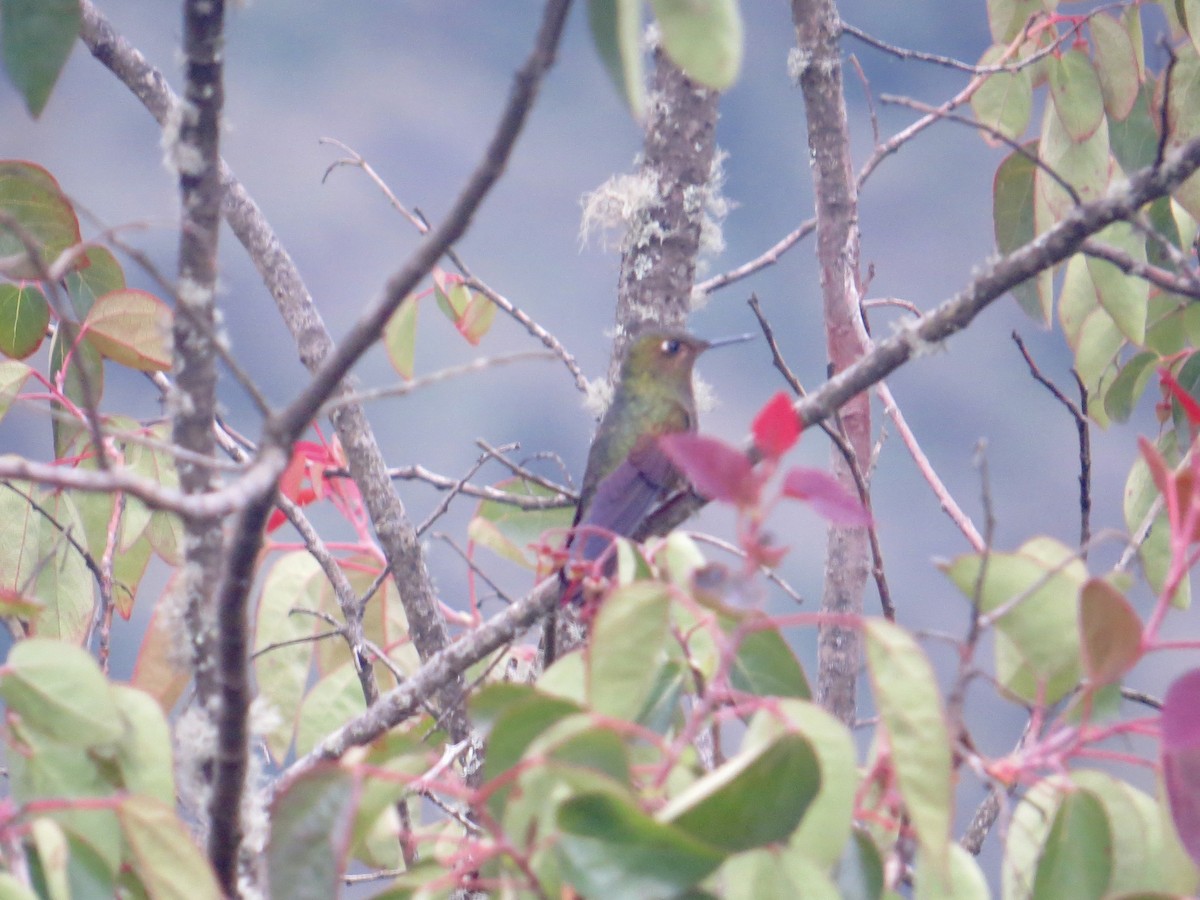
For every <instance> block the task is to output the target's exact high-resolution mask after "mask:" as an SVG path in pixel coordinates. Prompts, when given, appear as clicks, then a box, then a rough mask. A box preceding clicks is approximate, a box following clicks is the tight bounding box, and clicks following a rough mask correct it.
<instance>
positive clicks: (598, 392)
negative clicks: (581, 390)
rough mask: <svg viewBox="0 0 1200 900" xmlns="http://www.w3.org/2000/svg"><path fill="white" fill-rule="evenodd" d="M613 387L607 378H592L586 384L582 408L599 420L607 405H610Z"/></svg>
mask: <svg viewBox="0 0 1200 900" xmlns="http://www.w3.org/2000/svg"><path fill="white" fill-rule="evenodd" d="M612 398H613V386H612V385H611V384H610V383H609V381H608V379H607V378H593V379H590V380H589V381H588V383H587V393H586V394H584V397H583V408H584V409H586V410H587V411H588V412H590V413H591V414H592V415H594V416H595V417H596V418H600V417H601V416H602V415H604V411H605V410H606V409H608V405H609V404H610V403H612Z"/></svg>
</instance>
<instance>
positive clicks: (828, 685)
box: [792, 0, 871, 723]
mask: <svg viewBox="0 0 1200 900" xmlns="http://www.w3.org/2000/svg"><path fill="white" fill-rule="evenodd" d="M792 21H793V23H794V24H795V27H796V43H797V50H796V60H797V68H798V72H797V74H798V76H799V81H800V89H801V91H802V93H803V95H804V109H805V115H806V119H807V121H808V148H809V153H810V156H811V159H812V169H813V186H814V192H815V195H816V206H817V261H818V264H819V265H820V269H821V295H822V299H823V307H824V317H825V343H826V348H827V350H828V352H829V361H830V368H831V371H832V372H835V373H837V372H841V371H843V370H845V369H846V368H847V367H848V366H850V365H852V364H854V363H855V362H856V361H858V360H860V359H861V358H862V357H863V356H865V355H866V354H867V351H868V347H867V344H866V342H865V340H864V338H865V330H864V329H863V328H862V326H861V320H862V314H861V311H860V309H859V305H858V304H859V300H860V299H861V298H860V284H859V274H858V253H859V249H858V244H859V238H858V193H857V189H856V186H855V180H854V175H853V167H852V161H851V159H850V131H849V124H848V122H847V118H846V101H845V96H844V94H843V89H842V67H841V51H840V49H839V48H838V37H839V36H840V34H841V21H840V19H839V18H838V13H837V8H836V6H835V5H834V3H833V0H793V2H792ZM837 412H838V416H839V417H840V419H841V424H842V429H843V435H844V438H845V441H846V444H847V445H848V446H849V448H850V449H851V450H852V451H853V454H852V455H851V454H843V453H839V452H834V453H833V454H832V459H831V470H832V473H833V475H834V477H835V478H836V479H837V480H838V481H839V482H840V483H841V485H842V486H843V487H844V488H845V489H846V490H848V491H856V488H855V480H854V472H853V464H852V463H851V462H850V461H849V460H851V459H854V458H857V459H868V458H869V457H870V453H871V404H870V400H869V398H868V397H867V396H866V395H865V394H863V395H860V396H857V397H853V398H849V399H848V401H847V403H846V404H845V405H844V406H842V407H840V408H839V410H838V411H837ZM828 536H829V537H828V544H827V545H826V552H825V588H824V592H823V595H822V598H821V610H822V611H823V612H827V613H832V614H833V616H832V617H831V619H832V621H833V622H834V624H826V625H822V626H821V628H820V631H819V636H818V658H819V663H818V665H819V670H818V675H817V696H818V699H819V701H820V702H821V704H822V705H823V706H824V707H825V708H826V709H828V710H829V711H830V712H831V713H833V714H834V715H835V716H837V717H838V718H839V719H841V720H842V721H843V722H846V723H851V722H853V721H854V718H855V693H856V684H857V675H858V666H859V635H858V631H857V630H856V629H854V628H850V627H847V626H845V625H844V624H840V623H841V622H845V621H846V620H847V618H848V617H851V616H856V615H860V614H861V613H862V609H863V592H864V590H865V588H866V583H867V576H868V573H869V571H870V562H869V558H870V548H869V545H868V535H867V530H866V529H865V528H863V527H844V526H839V525H830V526H829V529H828Z"/></svg>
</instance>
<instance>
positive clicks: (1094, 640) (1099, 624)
mask: <svg viewBox="0 0 1200 900" xmlns="http://www.w3.org/2000/svg"><path fill="white" fill-rule="evenodd" d="M1079 631H1080V639H1081V646H1082V651H1083V665H1084V669H1085V671H1086V672H1087V675H1088V680H1089V681H1090V682H1091V684H1092V685H1093V686H1096V687H1099V686H1101V685H1105V684H1109V683H1111V682H1114V681H1117V680H1119V679H1120V678H1121V676H1122V675H1124V674H1125V673H1126V672H1127V671H1128V670H1129V669H1130V668H1132V667H1133V665H1134V663H1136V662H1137V661H1138V659H1140V658H1141V655H1142V621H1141V619H1139V618H1138V614H1137V613H1136V612H1134V609H1133V607H1132V606H1131V605H1130V604H1129V601H1128V600H1126V599H1125V595H1124V594H1122V593H1121V592H1120V591H1119V590H1117V589H1116V588H1115V587H1113V586H1112V585H1111V584H1109V583H1108V582H1107V581H1102V580H1101V579H1099V578H1090V579H1088V581H1087V582H1086V583H1085V584H1084V586H1083V588H1082V589H1081V590H1080V592H1079Z"/></svg>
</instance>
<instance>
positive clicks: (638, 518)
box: [541, 328, 753, 666]
mask: <svg viewBox="0 0 1200 900" xmlns="http://www.w3.org/2000/svg"><path fill="white" fill-rule="evenodd" d="M751 337H753V335H749V334H746V335H741V336H739V337H735V338H725V339H722V340H716V341H705V340H702V339H700V338H698V337H696V336H695V335H691V334H688V333H687V332H686V331H680V330H678V329H662V328H656V329H652V330H648V331H645V332H643V333H642V334H640V335H638V336H637V337H636V338H635V339H634V341H633V343H631V344H630V345H629V346H628V347H627V348H626V351H625V357H624V359H623V360H622V361H621V371H620V373H619V374H618V376H617V384H616V390H615V391H614V393H613V398H612V402H611V403H610V404H609V406H608V410H607V411H606V412H605V413H604V418H602V419H601V420H600V427H599V428H597V429H596V436H595V437H594V438H593V439H592V447H591V450H590V451H589V452H588V459H587V467H586V468H585V469H584V474H583V487H582V489H581V490H580V492H579V505H578V506H577V507H576V508H575V521H574V522H572V523H571V529H572V530H571V533H570V534H569V535H568V537H567V553H568V563H567V566H565V567H564V569H563V571H562V572H560V573H559V580H560V582H561V585H562V588H561V592H560V598H561V599H562V600H563V601H564V602H565V601H566V600H567V598H570V597H572V590H573V585H572V584H571V581H570V576H569V575H568V574H567V570H568V569H569V568H570V567H571V564H572V562H578V561H587V562H594V561H595V560H597V559H599V558H600V557H601V556H602V555H603V554H604V552H605V551H606V550H608V548H609V545H610V544H611V543H612V537H611V536H612V535H621V536H622V537H629V536H631V535H633V534H634V532H636V531H637V528H638V526H639V525H641V524H642V522H643V520H644V519H645V518H646V515H647V514H648V513H649V512H650V511H651V509H652V508H653V507H654V505H655V503H656V502H658V501H659V500H661V499H662V498H664V497H665V496H666V495H667V494H669V493H670V492H671V491H673V490H674V489H676V488H678V487H681V486H682V483H683V477H682V476H681V475H680V474H679V472H678V471H677V470H676V468H675V466H674V465H673V464H672V463H671V461H670V460H669V459H668V458H667V455H666V454H665V453H664V452H663V451H662V450H661V449H659V446H658V438H659V437H661V436H662V435H664V434H674V433H676V432H680V431H695V430H696V397H695V394H694V393H693V391H692V369H693V368H694V366H695V365H696V359H697V358H698V357H699V356H700V354H701V353H703V352H704V351H705V350H709V349H711V348H713V347H720V346H723V345H725V344H734V343H738V342H740V341H745V340H749V339H750V338H751ZM572 618H573V616H567V617H565V619H564V617H563V616H560V615H558V614H557V613H554V612H552V613H551V614H550V615H549V616H548V617H547V618H546V622H545V627H544V629H543V632H542V646H541V651H542V662H543V665H545V666H549V665H550V664H551V663H552V662H554V659H555V657H556V656H557V648H558V647H559V645H560V644H561V645H562V646H571V645H573V644H574V643H576V642H577V639H578V633H577V632H572V629H571V624H570V620H571V619H572ZM560 626H562V627H564V628H566V629H567V631H566V632H564V635H563V637H562V638H561V639H560V637H559V635H558V630H559V627H560Z"/></svg>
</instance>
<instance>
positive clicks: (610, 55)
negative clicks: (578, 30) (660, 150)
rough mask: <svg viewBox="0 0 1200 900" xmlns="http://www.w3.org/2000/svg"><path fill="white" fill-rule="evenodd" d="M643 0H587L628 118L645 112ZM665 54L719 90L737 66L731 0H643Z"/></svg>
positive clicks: (736, 22) (739, 48) (737, 35)
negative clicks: (647, 6)
mask: <svg viewBox="0 0 1200 900" xmlns="http://www.w3.org/2000/svg"><path fill="white" fill-rule="evenodd" d="M645 5H646V4H645V3H644V2H643V0H588V22H589V24H590V25H591V29H592V40H593V41H594V42H595V45H596V51H597V52H598V53H599V54H600V59H601V60H603V62H604V65H605V67H606V68H607V69H608V72H609V75H610V76H612V79H613V82H614V83H615V84H616V86H617V90H618V91H619V92H620V94H621V96H622V98H624V100H625V103H626V104H627V105H628V106H629V109H630V111H631V112H632V113H633V116H634V118H636V119H641V118H642V116H643V115H644V114H645V106H646V87H645V82H646V78H645V66H644V63H643V61H642V20H643V16H644V13H645V10H644V7H645ZM649 6H650V9H651V10H652V11H653V13H654V17H655V22H656V24H657V25H658V28H659V33H660V36H661V41H662V47H663V50H664V51H665V52H666V54H667V56H669V57H670V58H671V60H672V61H673V62H674V63H675V64H676V65H677V66H679V68H681V69H682V70H683V71H684V73H685V74H686V75H687V76H688V77H689V78H691V79H692V80H693V81H695V82H697V83H699V84H702V85H704V86H706V87H710V88H713V89H715V90H719V91H723V90H725V89H727V88H729V87H731V86H732V85H733V83H734V82H735V81H736V80H737V77H738V73H739V71H740V70H741V65H742V54H743V48H744V43H745V40H744V36H743V34H742V18H741V13H740V12H739V10H738V3H737V0H699V2H697V0H649Z"/></svg>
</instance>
